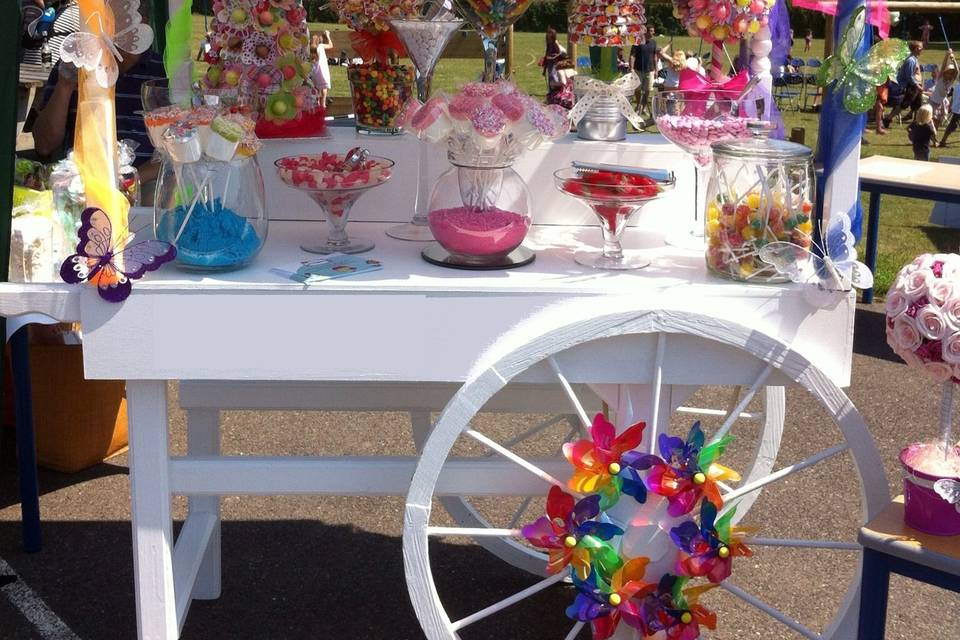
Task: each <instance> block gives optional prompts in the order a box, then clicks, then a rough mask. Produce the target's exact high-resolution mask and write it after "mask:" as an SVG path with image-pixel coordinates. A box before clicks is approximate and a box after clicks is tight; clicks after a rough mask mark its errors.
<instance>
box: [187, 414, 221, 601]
mask: <svg viewBox="0 0 960 640" xmlns="http://www.w3.org/2000/svg"><path fill="white" fill-rule="evenodd" d="M187 453H188V454H189V455H191V456H219V455H220V412H219V411H218V410H216V409H191V410H189V411H187ZM189 502H190V509H189V515H188V520H190V519H193V518H196V519H198V520H203V521H207V520H211V521H212V527H211V531H210V536H209V540H208V541H207V545H206V547H207V549H206V552H204V554H203V560H202V561H201V562H200V568H199V570H198V573H197V580H196V582H195V583H194V585H193V593H192V594H191V597H192V598H193V599H195V600H216V599H217V598H219V597H220V496H191V497H190V499H189Z"/></svg>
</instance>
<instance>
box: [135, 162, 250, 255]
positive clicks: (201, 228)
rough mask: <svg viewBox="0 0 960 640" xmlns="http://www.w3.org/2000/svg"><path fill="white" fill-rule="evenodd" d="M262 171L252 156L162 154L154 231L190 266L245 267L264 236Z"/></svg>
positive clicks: (154, 213) (155, 205)
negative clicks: (184, 158)
mask: <svg viewBox="0 0 960 640" xmlns="http://www.w3.org/2000/svg"><path fill="white" fill-rule="evenodd" d="M267 223H268V220H267V209H266V205H265V199H264V193H263V176H262V175H261V174H260V166H259V165H258V164H257V158H256V156H252V157H248V158H242V159H233V160H230V161H226V162H221V161H215V160H211V159H209V158H207V157H206V156H204V158H203V159H202V160H197V161H194V162H176V161H174V160H173V159H171V158H170V157H169V156H166V157H164V160H163V167H162V169H161V171H160V178H159V180H158V181H157V194H156V199H155V204H154V210H153V227H154V232H155V233H156V236H157V238H158V239H160V240H165V241H167V242H169V243H171V244H173V245H174V246H176V248H177V258H176V264H177V266H179V267H180V268H182V269H186V270H191V271H231V270H234V269H239V268H241V267H244V266H246V265H248V264H250V262H251V261H252V260H253V258H254V257H255V256H256V255H257V253H259V252H260V249H261V248H262V247H263V244H264V242H266V239H267Z"/></svg>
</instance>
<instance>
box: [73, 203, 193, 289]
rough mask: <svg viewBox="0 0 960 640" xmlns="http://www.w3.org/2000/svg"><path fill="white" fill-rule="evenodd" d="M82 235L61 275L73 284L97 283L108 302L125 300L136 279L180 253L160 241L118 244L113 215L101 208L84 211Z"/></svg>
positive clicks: (81, 224) (79, 233) (80, 234)
mask: <svg viewBox="0 0 960 640" xmlns="http://www.w3.org/2000/svg"><path fill="white" fill-rule="evenodd" d="M78 235H79V236H80V242H79V244H77V252H76V253H75V254H73V255H71V256H69V257H67V259H66V260H64V261H63V264H62V265H60V277H61V278H63V281H64V282H67V283H70V284H79V283H81V282H89V283H91V284H94V285H96V286H97V292H98V293H99V294H100V297H101V298H103V299H104V300H106V301H107V302H123V301H124V300H126V299H127V296H129V295H130V289H131V287H132V286H133V281H134V280H138V279H140V278H142V277H143V274H145V273H146V272H147V271H156V270H157V269H159V268H160V267H161V266H163V265H164V264H166V263H168V262H170V261H171V260H173V259H174V258H175V257H176V256H177V249H176V247H174V246H173V245H172V244H170V243H169V242H162V241H160V240H144V241H142V242H135V243H133V244H128V245H126V246H122V245H114V244H113V225H112V224H111V223H110V217H109V216H107V214H106V213H105V212H104V211H103V209H98V208H97V207H88V208H86V209H84V210H83V213H82V214H81V215H80V230H79V231H78Z"/></svg>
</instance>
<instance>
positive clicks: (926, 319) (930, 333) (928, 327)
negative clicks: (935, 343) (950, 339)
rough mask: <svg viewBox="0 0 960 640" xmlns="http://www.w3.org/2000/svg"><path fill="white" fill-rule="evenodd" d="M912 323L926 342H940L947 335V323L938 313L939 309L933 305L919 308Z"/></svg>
mask: <svg viewBox="0 0 960 640" xmlns="http://www.w3.org/2000/svg"><path fill="white" fill-rule="evenodd" d="M914 322H916V324H917V331H919V332H920V335H921V336H923V337H924V338H926V339H927V340H940V339H941V338H943V336H944V335H946V333H947V321H946V320H944V318H943V314H942V313H940V308H939V307H937V306H935V305H932V304H928V305H925V306H923V307H920V309H919V310H918V311H917V315H916V317H915V318H914Z"/></svg>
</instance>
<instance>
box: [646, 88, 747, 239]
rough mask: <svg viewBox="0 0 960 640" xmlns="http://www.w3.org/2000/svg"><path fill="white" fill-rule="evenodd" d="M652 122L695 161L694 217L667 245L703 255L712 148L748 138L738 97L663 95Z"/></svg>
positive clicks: (705, 93) (721, 94)
mask: <svg viewBox="0 0 960 640" xmlns="http://www.w3.org/2000/svg"><path fill="white" fill-rule="evenodd" d="M653 118H654V121H655V122H656V124H657V129H658V130H659V131H660V133H661V135H663V137H664V138H666V139H667V140H669V141H670V142H671V143H673V144H674V145H676V146H677V147H679V148H680V149H682V150H683V151H685V152H687V153H688V154H689V155H690V157H691V158H692V159H693V161H694V169H695V171H696V190H695V192H694V197H695V200H694V208H693V216H692V217H690V218H689V219H688V220H687V221H685V222H684V224H683V226H682V228H681V229H680V230H679V232H676V233H673V234H671V235H668V236H667V239H666V242H667V244H669V245H672V246H675V247H678V248H682V249H690V250H693V251H703V249H704V239H703V219H702V217H701V216H702V215H703V213H704V211H706V197H707V182H708V181H709V179H710V165H711V163H712V161H713V153H712V150H711V145H712V144H713V143H715V142H726V141H728V140H734V139H737V138H749V137H750V136H751V133H750V129H749V128H748V126H747V124H748V122H749V120H748V118H747V117H746V116H745V114H743V113H742V110H741V102H740V101H739V94H737V93H735V92H722V91H709V90H707V91H702V90H698V91H664V92H661V93H658V94H657V95H656V96H654V98H653Z"/></svg>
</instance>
